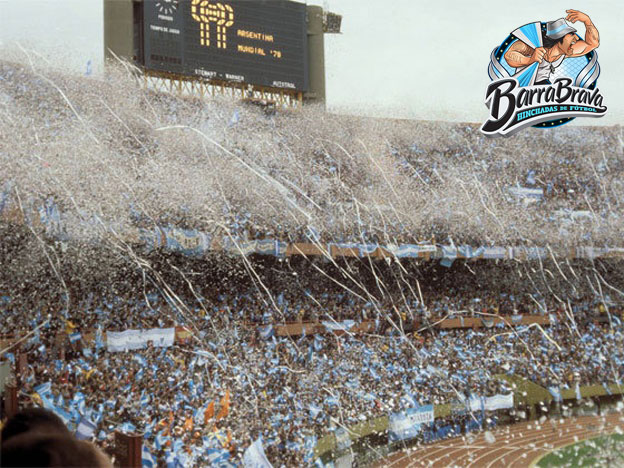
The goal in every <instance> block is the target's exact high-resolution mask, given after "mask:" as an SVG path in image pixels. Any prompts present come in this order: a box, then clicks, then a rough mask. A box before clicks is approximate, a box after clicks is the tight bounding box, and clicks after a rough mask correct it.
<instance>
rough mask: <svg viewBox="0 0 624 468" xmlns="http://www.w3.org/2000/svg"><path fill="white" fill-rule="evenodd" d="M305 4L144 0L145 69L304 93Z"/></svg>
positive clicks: (282, 0) (261, 0)
mask: <svg viewBox="0 0 624 468" xmlns="http://www.w3.org/2000/svg"><path fill="white" fill-rule="evenodd" d="M307 44H308V42H307V24H306V5H305V4H303V3H298V2H293V1H286V0H229V1H214V0H145V1H144V2H143V52H144V53H143V57H144V63H143V65H144V66H145V68H146V69H148V70H156V71H163V72H171V73H178V74H183V75H190V76H196V77H203V78H206V79H210V80H222V81H228V82H241V83H248V84H254V85H260V86H267V87H273V88H285V89H290V90H293V91H295V90H296V91H307V90H308V86H309V83H308V81H309V76H308V75H309V73H308V45H307Z"/></svg>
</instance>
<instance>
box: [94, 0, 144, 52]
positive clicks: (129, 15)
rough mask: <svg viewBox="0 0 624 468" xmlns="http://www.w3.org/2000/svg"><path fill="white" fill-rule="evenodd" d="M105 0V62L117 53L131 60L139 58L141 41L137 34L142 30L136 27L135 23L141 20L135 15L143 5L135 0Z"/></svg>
mask: <svg viewBox="0 0 624 468" xmlns="http://www.w3.org/2000/svg"><path fill="white" fill-rule="evenodd" d="M103 1H104V63H105V64H106V62H108V61H110V60H114V57H115V55H116V56H117V57H119V58H123V59H126V60H129V61H136V60H138V59H139V58H140V57H138V55H139V54H138V49H139V47H138V46H139V44H140V42H139V40H138V39H139V38H138V37H135V35H137V34H139V35H140V33H141V31H139V30H137V28H135V23H136V22H137V21H138V20H139V18H135V16H137V14H136V13H137V12H140V11H141V10H142V8H141V7H142V6H143V5H142V4H141V2H137V1H133V0H103ZM139 29H140V28H139Z"/></svg>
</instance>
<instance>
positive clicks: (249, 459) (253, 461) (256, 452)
mask: <svg viewBox="0 0 624 468" xmlns="http://www.w3.org/2000/svg"><path fill="white" fill-rule="evenodd" d="M243 466H244V467H245V468H273V465H271V463H269V460H268V459H267V457H266V455H265V454H264V448H263V447H262V438H258V440H256V441H255V442H254V443H253V444H251V445H250V446H249V448H247V450H245V454H244V455H243Z"/></svg>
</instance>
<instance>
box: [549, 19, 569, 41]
mask: <svg viewBox="0 0 624 468" xmlns="http://www.w3.org/2000/svg"><path fill="white" fill-rule="evenodd" d="M574 32H576V29H574V28H573V27H572V26H570V25H569V24H568V23H567V21H566V20H565V19H564V18H559V19H558V20H555V21H549V22H548V23H546V35H547V36H548V37H549V38H551V39H555V40H557V39H561V38H562V37H563V36H565V35H566V34H568V33H574Z"/></svg>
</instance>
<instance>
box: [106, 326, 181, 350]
mask: <svg viewBox="0 0 624 468" xmlns="http://www.w3.org/2000/svg"><path fill="white" fill-rule="evenodd" d="M174 339H175V328H153V329H151V330H124V331H122V332H107V333H106V344H107V349H108V351H109V352H112V353H114V352H119V351H129V350H135V349H143V348H147V343H148V342H150V341H151V342H152V344H153V346H155V347H159V348H162V347H169V346H173V341H174Z"/></svg>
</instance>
